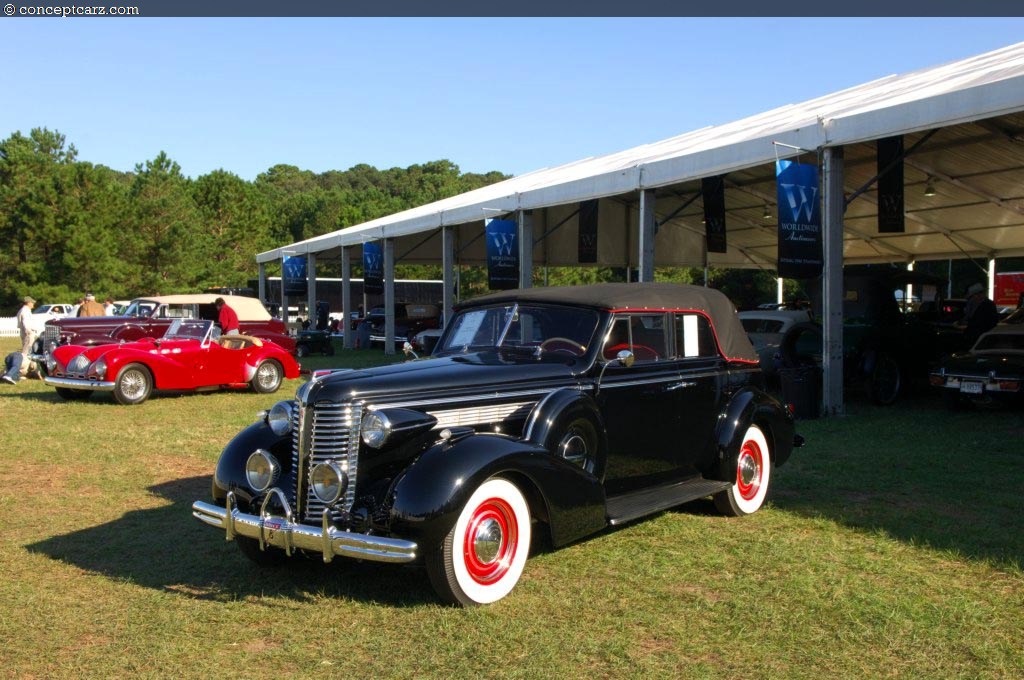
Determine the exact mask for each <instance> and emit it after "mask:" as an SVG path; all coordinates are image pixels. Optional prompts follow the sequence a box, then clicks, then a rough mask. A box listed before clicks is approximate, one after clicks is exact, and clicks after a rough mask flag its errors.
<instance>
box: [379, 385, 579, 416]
mask: <svg viewBox="0 0 1024 680" xmlns="http://www.w3.org/2000/svg"><path fill="white" fill-rule="evenodd" d="M563 387H571V388H573V389H578V388H577V386H576V385H569V386H566V385H552V386H551V387H547V388H544V389H537V390H523V391H521V392H483V393H477V394H468V395H452V396H448V397H439V398H437V399H420V400H418V401H400V402H399V401H396V402H387V403H380V404H374V405H373V408H374V409H376V410H380V409H385V408H412V407H415V406H433V405H435V404H450V403H452V401H453V400H463V401H464V400H466V399H480V400H483V399H487V400H500V399H514V398H516V397H535V396H539V395H541V394H548V393H549V392H551V391H552V390H556V389H561V388H563Z"/></svg>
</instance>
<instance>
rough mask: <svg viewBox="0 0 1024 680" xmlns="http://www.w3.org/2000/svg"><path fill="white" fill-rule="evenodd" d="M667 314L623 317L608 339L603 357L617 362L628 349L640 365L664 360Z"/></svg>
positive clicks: (615, 322)
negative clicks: (616, 358) (619, 354)
mask: <svg viewBox="0 0 1024 680" xmlns="http://www.w3.org/2000/svg"><path fill="white" fill-rule="evenodd" d="M667 347H668V342H667V337H666V334H665V315H664V314H633V315H629V316H620V317H617V318H616V319H615V321H614V322H613V323H612V326H611V328H610V329H609V331H608V334H607V335H606V336H605V342H604V348H603V350H602V356H603V357H604V358H605V359H614V358H615V357H616V356H617V355H618V353H619V352H621V351H622V350H624V349H627V350H629V351H631V352H632V353H633V357H634V358H635V359H636V361H638V362H644V361H662V360H664V359H666V358H667V357H668V351H667Z"/></svg>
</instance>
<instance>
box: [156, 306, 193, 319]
mask: <svg viewBox="0 0 1024 680" xmlns="http://www.w3.org/2000/svg"><path fill="white" fill-rule="evenodd" d="M160 315H161V316H162V317H164V318H166V319H194V318H195V316H196V314H195V307H193V306H192V305H164V306H163V307H161V309H160Z"/></svg>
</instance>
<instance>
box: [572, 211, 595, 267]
mask: <svg viewBox="0 0 1024 680" xmlns="http://www.w3.org/2000/svg"><path fill="white" fill-rule="evenodd" d="M597 203H598V201H597V199H596V198H595V199H593V200H591V201H580V214H579V224H580V229H579V240H578V242H577V248H576V261H577V262H579V263H580V264H594V263H596V262H597Z"/></svg>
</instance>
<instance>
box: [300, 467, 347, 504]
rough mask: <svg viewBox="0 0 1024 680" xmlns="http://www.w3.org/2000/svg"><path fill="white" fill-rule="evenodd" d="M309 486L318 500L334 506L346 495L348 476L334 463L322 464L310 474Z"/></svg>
mask: <svg viewBox="0 0 1024 680" xmlns="http://www.w3.org/2000/svg"><path fill="white" fill-rule="evenodd" d="M309 484H310V486H311V487H312V489H313V495H314V496H316V497H317V500H319V501H320V502H321V503H324V504H326V505H328V506H332V505H334V504H335V503H337V502H338V500H340V499H341V498H342V496H344V495H345V491H346V490H347V489H348V475H346V474H345V473H344V471H342V469H341V467H340V466H339V465H338V464H337V463H335V462H334V461H330V462H329V463H320V464H319V465H316V466H314V467H313V471H312V472H310V473H309Z"/></svg>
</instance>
